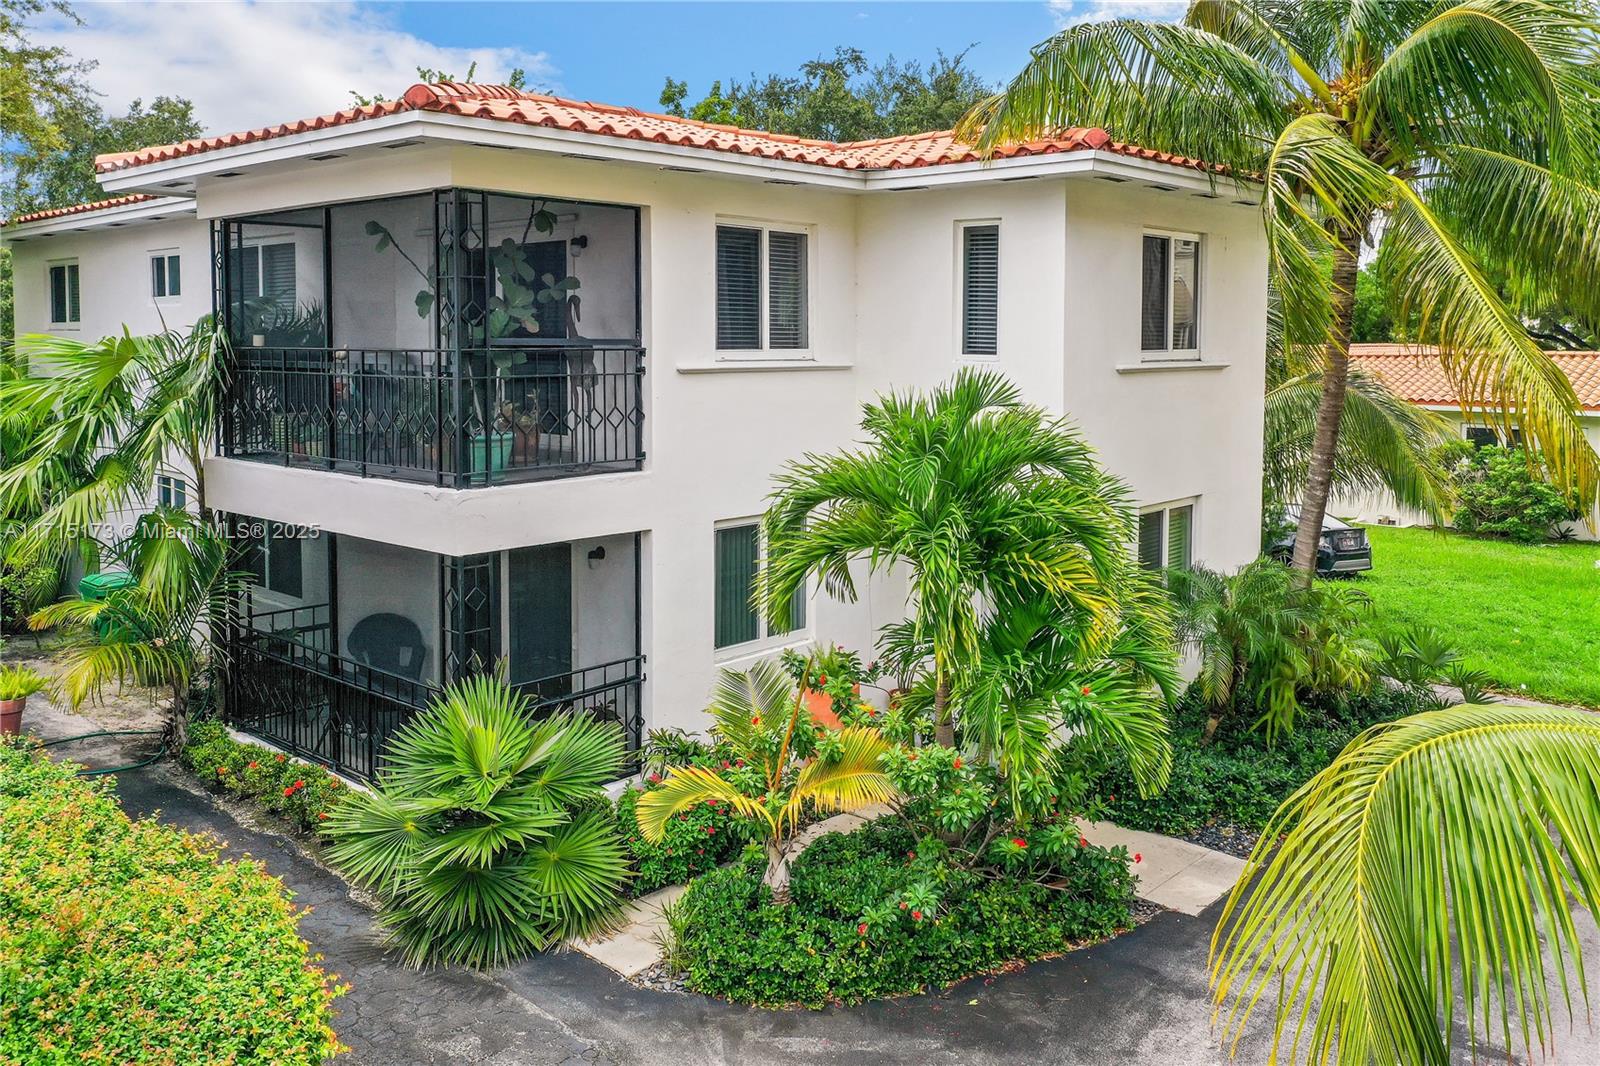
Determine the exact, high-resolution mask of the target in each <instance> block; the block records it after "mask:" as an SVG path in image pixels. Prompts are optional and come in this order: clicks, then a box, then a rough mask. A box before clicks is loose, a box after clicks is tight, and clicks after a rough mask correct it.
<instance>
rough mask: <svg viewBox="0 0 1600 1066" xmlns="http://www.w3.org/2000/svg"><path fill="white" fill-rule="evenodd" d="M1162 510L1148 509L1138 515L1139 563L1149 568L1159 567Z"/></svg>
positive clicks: (1157, 568) (1158, 568) (1163, 513)
mask: <svg viewBox="0 0 1600 1066" xmlns="http://www.w3.org/2000/svg"><path fill="white" fill-rule="evenodd" d="M1164 516H1165V512H1162V511H1148V512H1146V513H1144V514H1142V515H1140V516H1139V564H1140V565H1141V566H1144V567H1146V568H1148V569H1150V570H1160V569H1161V532H1162V531H1161V520H1162V518H1163V517H1164Z"/></svg>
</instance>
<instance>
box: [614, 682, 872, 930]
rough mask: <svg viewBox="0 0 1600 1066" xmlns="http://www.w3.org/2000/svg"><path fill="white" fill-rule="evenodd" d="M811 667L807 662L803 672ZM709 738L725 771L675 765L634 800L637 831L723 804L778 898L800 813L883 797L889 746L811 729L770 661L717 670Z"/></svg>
mask: <svg viewBox="0 0 1600 1066" xmlns="http://www.w3.org/2000/svg"><path fill="white" fill-rule="evenodd" d="M812 673H814V671H813V670H812V669H811V668H810V666H809V665H808V669H807V671H806V675H807V676H809V675H811V674H812ZM708 711H709V713H710V714H711V717H712V719H713V720H714V721H715V723H716V724H715V726H714V732H715V734H716V736H717V739H718V740H719V741H720V742H722V743H724V744H726V745H727V746H728V747H729V748H730V749H731V750H732V751H733V752H734V753H735V756H736V758H735V760H731V763H732V765H730V766H729V767H728V768H727V769H725V770H721V771H719V770H716V769H712V768H710V767H705V766H676V767H673V768H672V769H671V770H669V771H668V772H667V776H666V778H665V780H663V781H662V782H661V785H660V787H659V788H655V789H652V790H651V791H649V792H646V793H644V794H643V795H642V796H640V797H639V804H638V821H639V831H640V832H641V833H643V834H644V836H645V839H647V840H650V841H652V842H655V841H659V840H661V838H662V837H663V836H664V835H665V834H666V829H667V824H668V822H669V821H670V820H671V819H672V818H673V816H675V815H677V814H679V813H681V812H682V811H684V810H686V809H687V808H690V807H693V806H695V805H697V804H701V803H712V804H717V805H721V804H726V805H727V806H728V808H729V809H730V810H732V811H733V812H734V813H736V814H739V815H742V816H744V817H746V818H749V819H751V821H753V822H754V823H755V824H756V825H757V826H758V827H759V829H760V830H761V835H762V837H763V838H764V840H765V846H766V852H767V870H766V875H765V878H764V880H765V882H766V884H767V885H768V886H770V887H771V888H772V890H773V897H774V898H775V899H777V900H780V901H782V900H786V899H787V898H788V883H789V865H788V859H789V848H790V845H791V844H792V843H793V840H794V835H795V832H796V830H798V829H799V827H800V820H801V818H802V817H803V816H805V814H806V813H807V811H808V810H815V811H819V812H821V811H830V812H832V811H852V810H858V809H860V808H862V807H866V806H869V805H871V804H874V803H885V802H888V801H889V800H890V799H891V798H893V796H894V794H895V789H894V786H893V785H892V784H891V783H890V781H889V778H888V776H887V775H886V774H885V773H884V770H883V766H882V761H881V760H882V756H883V755H885V754H886V753H888V752H889V751H890V750H891V749H892V748H893V747H894V745H893V744H892V743H891V742H890V741H889V740H888V738H886V737H885V736H884V735H883V734H882V733H881V732H879V731H878V730H877V729H873V728H871V727H868V726H847V727H845V728H843V729H840V730H837V731H832V730H828V729H825V728H823V727H821V726H818V725H816V724H815V723H813V722H812V720H811V715H810V713H809V712H807V711H806V710H805V708H804V705H803V693H802V691H801V690H800V688H799V687H798V686H797V685H796V684H795V683H794V681H793V680H792V679H791V678H790V676H789V675H788V673H786V672H785V671H784V669H783V668H782V667H781V666H779V665H778V664H776V663H773V662H770V661H765V660H763V661H761V662H758V663H756V664H755V665H753V666H751V667H750V669H748V670H745V671H735V670H724V671H722V674H721V677H720V678H719V679H718V681H717V685H716V688H715V690H714V691H713V693H712V699H711V706H710V707H709V708H708Z"/></svg>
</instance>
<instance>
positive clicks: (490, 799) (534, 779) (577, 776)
mask: <svg viewBox="0 0 1600 1066" xmlns="http://www.w3.org/2000/svg"><path fill="white" fill-rule="evenodd" d="M387 758H388V763H387V765H386V768H385V770H384V772H383V775H382V777H381V778H380V779H379V781H378V784H377V787H376V788H375V789H374V790H372V791H370V792H352V793H351V794H350V795H349V796H347V797H346V798H345V799H344V800H342V801H341V802H340V803H339V804H338V805H337V806H336V807H335V808H334V810H333V817H332V818H331V819H330V820H329V821H328V823H327V826H326V831H327V833H328V835H329V836H330V837H331V838H332V839H333V844H332V846H331V847H330V848H329V857H330V858H331V859H333V861H334V862H335V863H337V864H338V865H339V866H340V868H341V869H343V870H345V871H346V872H347V873H349V874H350V875H351V876H352V877H354V878H355V879H357V880H359V881H361V882H362V883H364V884H367V885H370V886H372V887H373V888H374V889H376V890H377V892H378V894H379V897H380V899H381V902H382V909H381V911H380V920H381V921H382V923H383V924H384V926H385V927H386V928H387V929H388V930H389V931H390V933H391V934H392V936H393V937H394V938H395V940H396V941H398V943H399V944H400V945H401V946H402V947H403V948H404V951H405V954H406V958H407V960H408V961H409V962H411V963H412V964H414V965H421V964H422V963H424V962H444V963H462V964H466V965H469V966H477V967H487V966H496V965H500V964H503V963H506V962H510V961H513V960H515V959H516V958H518V957H519V956H522V955H525V954H528V953H530V952H535V951H543V950H544V949H545V948H547V947H549V946H551V945H552V944H555V943H559V942H560V941H561V940H563V939H566V938H568V937H574V936H589V935H592V934H594V933H597V932H600V931H603V930H604V929H606V928H608V927H609V926H610V925H611V924H612V922H613V921H614V919H615V916H616V914H617V912H618V910H619V907H620V898H621V888H622V885H623V882H624V881H625V880H626V878H627V876H628V874H627V870H628V865H627V853H626V850H625V848H624V845H623V842H622V838H621V837H620V835H619V834H618V833H617V831H616V827H615V825H614V823H613V822H612V819H611V818H610V816H609V811H608V809H607V807H606V805H605V802H604V799H605V797H604V793H603V791H602V789H603V787H604V785H605V784H606V783H607V782H609V781H611V780H613V779H615V778H616V777H617V776H618V775H619V774H620V773H621V772H622V761H623V740H622V733H621V730H620V729H618V727H617V726H616V725H615V724H613V723H605V722H601V721H599V720H597V719H594V718H590V717H587V716H582V715H579V716H571V715H554V716H551V717H548V718H545V719H542V720H539V721H535V720H534V716H533V706H532V704H531V703H530V702H529V701H528V698H527V697H526V696H524V695H522V694H521V693H519V692H518V691H516V690H515V689H513V688H512V687H511V686H510V685H508V684H507V683H506V682H505V681H504V680H503V679H501V678H497V677H492V676H488V675H480V676H477V677H473V678H469V679H466V680H463V681H459V682H457V683H456V684H454V685H452V686H451V687H450V688H448V689H447V690H446V691H445V692H444V694H443V695H442V696H440V697H439V699H438V700H437V701H436V702H435V703H434V704H433V706H431V707H429V708H428V709H427V710H425V711H423V712H421V713H419V714H418V715H417V716H416V717H414V718H412V719H411V720H410V721H409V722H407V723H406V724H405V725H404V726H402V727H401V729H400V731H399V732H398V733H396V734H395V736H394V737H393V739H392V740H390V742H389V747H388V749H387Z"/></svg>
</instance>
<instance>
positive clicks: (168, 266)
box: [150, 252, 183, 300]
mask: <svg viewBox="0 0 1600 1066" xmlns="http://www.w3.org/2000/svg"><path fill="white" fill-rule="evenodd" d="M150 295H151V296H153V297H155V298H156V299H157V300H161V299H165V298H166V297H168V296H181V295H183V273H182V271H181V270H180V269H179V262H178V254H177V253H176V252H156V253H154V254H152V255H151V256H150Z"/></svg>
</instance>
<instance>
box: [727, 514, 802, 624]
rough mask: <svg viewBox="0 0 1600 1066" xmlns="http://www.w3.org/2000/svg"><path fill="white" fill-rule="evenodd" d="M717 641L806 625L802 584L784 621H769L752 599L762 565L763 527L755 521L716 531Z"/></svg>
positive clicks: (790, 603)
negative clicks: (769, 622)
mask: <svg viewBox="0 0 1600 1066" xmlns="http://www.w3.org/2000/svg"><path fill="white" fill-rule="evenodd" d="M716 538H717V539H716V559H715V564H714V565H715V569H716V574H715V586H714V590H713V595H714V598H715V604H714V614H715V617H714V619H713V636H714V640H713V643H714V644H715V646H716V647H718V648H730V647H733V646H735V645H739V644H749V643H752V642H754V641H758V640H764V639H766V638H769V637H779V636H782V635H784V634H786V633H793V632H796V631H798V630H802V629H804V628H805V627H806V596H805V590H804V589H803V588H802V589H801V590H800V591H799V592H797V593H796V594H795V597H794V599H793V600H791V601H790V602H789V612H788V616H787V618H786V619H785V620H784V622H783V623H782V624H771V625H769V624H767V622H766V620H765V619H764V618H762V617H761V615H760V613H759V612H758V611H757V610H756V608H755V605H754V604H752V603H751V602H750V595H751V592H752V591H753V590H754V588H755V582H756V572H757V571H758V570H759V569H760V566H761V527H760V525H759V524H757V523H755V522H747V523H741V524H739V525H730V526H723V527H722V528H720V529H718V530H717V532H716Z"/></svg>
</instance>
